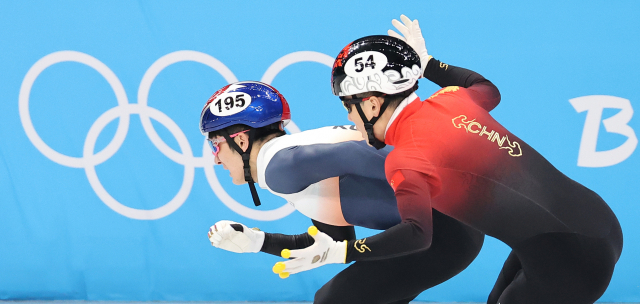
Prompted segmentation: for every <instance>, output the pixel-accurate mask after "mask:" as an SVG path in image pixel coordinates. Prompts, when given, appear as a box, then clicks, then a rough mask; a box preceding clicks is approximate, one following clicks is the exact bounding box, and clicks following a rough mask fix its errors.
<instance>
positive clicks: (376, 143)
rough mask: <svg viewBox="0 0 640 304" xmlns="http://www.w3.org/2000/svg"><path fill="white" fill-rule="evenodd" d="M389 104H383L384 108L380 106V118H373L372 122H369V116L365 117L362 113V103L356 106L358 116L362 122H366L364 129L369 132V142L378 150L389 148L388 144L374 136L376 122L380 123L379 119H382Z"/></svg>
mask: <svg viewBox="0 0 640 304" xmlns="http://www.w3.org/2000/svg"><path fill="white" fill-rule="evenodd" d="M388 104H389V103H388V102H385V103H383V104H382V106H380V114H378V116H374V117H372V118H371V120H368V119H367V116H365V115H364V112H363V111H362V107H360V103H356V104H355V106H356V110H358V114H359V115H360V118H361V119H362V122H364V129H365V130H366V131H367V137H368V142H369V144H370V145H371V146H373V147H374V148H376V149H378V150H380V149H382V148H384V147H385V146H387V144H385V143H384V142H382V141H380V140H378V139H377V138H376V137H375V136H374V135H373V125H374V124H375V123H376V121H378V118H380V116H381V115H382V113H384V110H386V109H387V105H388Z"/></svg>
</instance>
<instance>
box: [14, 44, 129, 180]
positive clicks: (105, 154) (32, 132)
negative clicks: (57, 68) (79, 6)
mask: <svg viewBox="0 0 640 304" xmlns="http://www.w3.org/2000/svg"><path fill="white" fill-rule="evenodd" d="M67 61H73V62H78V63H82V64H85V65H87V66H89V67H91V68H93V69H94V70H96V71H97V72H98V73H100V75H102V77H104V78H105V79H106V80H107V82H108V83H109V85H110V86H111V88H112V89H113V91H114V93H115V94H116V99H117V101H118V106H124V105H127V104H129V101H128V99H127V93H126V92H125V90H124V87H123V86H122V83H120V80H119V79H118V77H117V76H116V74H114V73H113V71H111V69H109V67H107V66H106V65H105V64H104V63H102V62H101V61H100V60H98V59H96V58H94V57H92V56H90V55H87V54H85V53H80V52H76V51H60V52H54V53H51V54H49V55H47V56H44V57H42V58H40V60H38V61H37V62H36V63H35V64H34V65H33V66H32V67H31V68H30V69H29V71H28V72H27V74H26V75H25V77H24V79H23V80H22V85H21V86H20V95H19V97H18V109H19V112H20V121H21V122H22V126H23V127H24V131H25V133H27V137H28V138H29V140H30V141H31V143H32V144H33V145H34V146H35V147H36V149H38V151H40V153H42V154H43V155H44V156H46V157H47V158H49V159H50V160H52V161H54V162H56V163H58V164H61V165H63V166H67V167H71V168H83V167H84V166H85V164H91V165H93V166H96V165H98V164H100V163H102V162H104V161H106V160H107V159H109V158H110V157H111V156H113V155H114V154H115V153H116V152H117V151H118V148H120V145H122V143H123V142H124V139H125V137H126V136H127V133H128V130H129V116H126V117H120V121H119V122H118V128H117V129H116V134H115V135H114V137H113V139H112V140H111V142H110V143H109V144H108V145H107V146H106V147H105V148H104V149H103V150H102V151H100V152H98V153H97V154H95V155H91V157H90V160H92V161H88V160H87V159H86V158H85V157H82V158H79V157H72V156H67V155H64V154H62V153H59V152H58V151H56V150H53V149H52V148H51V147H49V146H48V145H47V144H46V143H45V142H44V141H43V140H42V138H40V136H38V133H37V132H36V129H35V127H34V126H33V122H32V121H31V116H30V114H29V97H30V95H31V88H32V87H33V84H34V82H35V81H36V78H38V76H39V75H40V73H42V72H43V71H44V70H45V69H46V68H48V67H50V66H52V65H54V64H56V63H61V62H67Z"/></svg>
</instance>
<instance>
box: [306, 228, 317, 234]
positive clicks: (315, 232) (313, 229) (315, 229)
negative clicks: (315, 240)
mask: <svg viewBox="0 0 640 304" xmlns="http://www.w3.org/2000/svg"><path fill="white" fill-rule="evenodd" d="M307 232H308V233H309V235H311V236H316V234H318V228H316V226H311V227H309V229H307Z"/></svg>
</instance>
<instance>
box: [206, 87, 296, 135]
mask: <svg viewBox="0 0 640 304" xmlns="http://www.w3.org/2000/svg"><path fill="white" fill-rule="evenodd" d="M289 120H291V111H290V110H289V104H288V103H287V100H285V99H284V97H283V96H282V94H280V92H278V90H276V89H275V88H273V87H272V86H270V85H268V84H265V83H262V82H257V81H241V82H236V83H232V84H229V85H227V86H225V87H223V88H222V89H220V90H218V91H217V92H215V93H214V94H213V95H212V96H211V98H209V100H207V103H206V104H205V105H204V108H203V109H202V114H200V132H202V135H207V134H208V133H209V132H212V131H217V130H220V129H224V128H226V127H229V126H232V125H236V124H243V125H247V126H249V127H251V128H260V127H264V126H267V125H270V124H272V123H275V122H279V121H282V122H284V124H285V125H286V124H287V123H288V122H289Z"/></svg>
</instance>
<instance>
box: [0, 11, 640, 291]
mask: <svg viewBox="0 0 640 304" xmlns="http://www.w3.org/2000/svg"><path fill="white" fill-rule="evenodd" d="M231 2H232V1H148V2H143V1H137V2H136V1H55V2H53V1H48V2H47V1H13V2H9V1H3V2H0V122H1V123H0V299H24V298H45V299H89V300H176V301H182V300H202V301H213V300H253V301H256V300H265V301H266V300H278V301H280V300H311V299H312V298H313V294H314V292H315V291H316V290H317V289H318V288H319V287H320V286H321V285H322V284H324V283H325V282H326V281H327V280H329V279H330V278H331V277H332V276H333V275H334V274H335V273H337V272H338V271H340V270H341V269H342V268H343V267H344V266H341V265H330V266H327V267H324V268H321V269H317V270H314V271H309V272H306V273H302V274H299V275H294V276H292V277H290V278H289V279H286V280H282V279H280V278H278V276H277V275H275V274H273V273H272V272H271V266H272V265H273V263H275V262H276V261H278V260H279V259H278V258H276V257H273V256H269V255H266V254H234V253H228V252H225V251H223V250H218V249H216V248H212V247H211V245H210V244H209V242H208V239H207V238H206V233H207V230H208V228H209V226H210V225H212V224H213V223H215V222H216V221H218V220H221V219H230V220H236V221H240V222H243V223H245V224H247V225H249V226H257V227H260V228H262V229H263V230H265V231H269V232H281V233H302V232H303V231H305V229H306V228H307V227H308V225H309V223H310V221H309V220H308V219H306V218H305V217H304V216H302V215H300V214H299V213H297V212H293V213H290V211H291V210H288V209H286V208H287V207H281V206H283V205H285V203H284V201H283V200H282V199H279V198H276V197H275V196H273V195H271V194H269V193H266V192H261V197H262V200H263V206H261V207H259V208H255V207H252V204H251V199H250V195H249V193H248V190H247V187H246V186H234V185H232V184H231V182H230V179H229V177H228V173H226V172H224V170H222V169H221V168H215V169H212V168H211V166H210V159H209V158H208V157H207V158H202V156H203V143H204V142H203V137H202V136H201V135H200V133H199V131H198V128H197V123H198V118H199V114H200V110H201V107H202V105H203V104H204V102H205V101H206V100H207V98H208V97H209V96H210V95H211V94H212V93H213V92H215V91H216V90H217V89H218V88H220V87H222V86H223V85H225V84H226V83H228V82H229V81H233V80H234V79H238V80H260V79H263V76H264V74H265V72H266V71H268V69H269V67H271V66H272V64H274V63H276V62H278V60H279V59H282V58H284V59H282V60H286V59H292V58H293V59H295V58H296V57H295V56H297V55H299V56H302V58H303V59H304V60H310V61H306V62H298V63H294V64H290V65H286V64H285V65H278V64H276V66H275V67H272V71H274V70H273V69H274V68H276V70H277V67H278V66H279V67H281V68H284V69H282V70H281V71H280V72H279V73H277V74H273V75H272V76H275V78H273V80H272V81H271V83H272V84H273V85H274V86H275V87H276V88H278V89H279V90H280V91H281V92H282V93H283V94H284V95H285V96H286V98H287V99H288V100H289V102H290V104H291V110H292V113H293V121H294V122H295V124H296V125H297V126H298V127H299V128H300V129H301V130H307V129H312V128H317V127H322V126H326V125H336V124H348V123H349V122H348V121H347V120H346V113H345V112H344V110H343V109H342V108H341V106H340V103H339V102H338V101H337V99H336V98H335V97H334V96H333V95H331V91H330V86H329V79H330V68H329V67H328V66H327V65H326V61H327V58H329V62H331V58H334V57H335V56H336V55H337V53H338V52H339V51H340V49H341V48H342V47H343V46H345V45H346V44H347V43H349V42H350V41H352V40H354V39H356V38H359V37H362V36H366V35H372V34H385V33H386V31H387V29H389V28H390V27H391V22H390V21H391V19H393V18H398V17H399V16H400V14H403V13H404V14H407V15H408V16H409V17H411V18H412V19H413V18H416V19H418V20H420V24H421V27H422V30H423V33H424V34H425V39H426V41H427V48H428V50H429V53H430V54H432V55H434V56H435V57H436V58H438V59H440V60H442V61H445V62H447V63H450V64H453V65H458V66H462V67H466V68H470V69H472V70H475V71H478V72H480V73H481V74H483V75H484V76H485V77H487V78H488V79H490V80H492V81H493V82H494V83H495V84H496V85H497V86H498V87H499V88H500V90H501V93H502V97H503V98H502V103H501V104H500V105H499V106H498V108H497V109H496V110H494V112H493V115H494V116H495V117H497V119H498V120H499V121H500V122H502V123H503V124H504V125H505V126H506V127H507V128H509V129H510V130H511V131H513V132H514V133H515V134H517V135H518V136H519V137H521V138H522V139H523V140H525V141H527V142H528V143H529V144H531V145H532V146H534V147H535V148H536V149H537V150H539V151H540V152H541V153H542V154H543V155H545V156H546V157H548V159H549V160H550V161H551V162H552V163H553V164H554V165H556V166H557V167H558V168H559V169H560V170H562V171H563V172H565V173H566V174H567V175H568V176H570V177H572V178H574V179H576V180H578V181H579V182H581V183H583V184H585V185H587V186H588V187H590V188H592V189H594V190H595V191H597V192H598V193H599V194H600V195H602V196H603V197H604V199H605V200H607V202H609V204H610V205H611V207H612V208H613V210H614V211H615V212H616V214H617V215H618V217H619V219H620V221H621V223H622V227H623V230H624V236H625V245H624V246H625V248H624V251H623V254H622V257H621V259H620V261H619V263H618V266H617V269H616V273H615V274H614V277H613V280H612V282H611V285H610V287H609V289H608V290H607V292H606V293H605V294H604V296H603V297H602V298H601V300H602V301H619V302H625V301H635V302H639V301H640V275H638V270H640V260H639V259H638V257H639V256H640V224H639V221H638V218H639V217H640V206H638V197H639V196H640V182H639V181H640V178H639V175H638V171H639V169H640V152H639V151H638V150H639V149H636V145H637V138H636V134H637V133H636V132H640V120H639V119H638V115H633V112H632V111H633V110H634V109H635V110H638V109H640V103H639V102H640V90H639V87H640V56H638V49H639V48H640V2H638V1H631V0H629V1H615V2H610V1H562V2H561V3H557V2H558V1H526V2H517V3H516V2H514V1H502V2H499V1H482V2H480V1H402V2H392V1H368V2H360V3H351V2H339V1H322V2H301V1H270V2H267V1H241V2H237V4H235V3H234V4H231ZM62 51H66V52H62ZM178 51H192V52H178ZM174 52H178V53H174ZM296 52H314V53H296ZM172 53H173V54H172ZM292 53H293V55H290V54H292ZM168 54H171V55H169V57H163V56H165V55H168ZM161 58H163V59H162V60H159V59H161ZM157 60H159V61H157ZM171 60H173V61H176V63H174V64H171V63H172V62H173V61H171ZM180 60H187V61H180ZM177 61H180V62H177ZM198 61H199V62H198ZM293 61H295V60H293ZM279 62H280V63H282V61H279ZM203 63H205V64H203ZM164 66H166V68H163V69H162V67H164ZM212 67H215V69H214V68H212ZM225 68H226V69H228V70H225ZM101 73H102V74H104V75H105V76H103V75H102V74H101ZM154 74H157V77H153V76H154ZM145 75H146V77H145ZM267 76H268V75H267ZM112 87H113V88H112ZM435 90H436V86H435V85H433V84H431V83H429V82H428V81H426V80H422V82H421V88H420V90H419V95H421V96H422V97H423V98H426V97H428V96H429V95H430V93H431V92H434V91H435ZM585 96H596V97H591V98H593V102H592V104H591V105H590V107H588V109H589V110H588V111H582V112H580V113H578V111H577V110H576V108H575V107H574V105H572V104H571V103H570V102H569V100H571V99H576V98H580V97H585ZM615 97H617V98H622V99H623V100H621V99H616V98H615ZM580 100H585V99H580ZM119 104H120V106H118V105H119ZM127 104H130V105H129V106H127ZM145 104H146V105H148V106H145ZM578 104H581V105H583V106H589V105H588V104H586V103H581V102H577V103H576V105H578ZM598 109H600V110H601V113H602V116H601V117H599V116H598V115H597V114H598V113H599V111H600V110H598ZM587 113H589V114H587ZM588 115H591V116H589V117H591V118H588ZM616 115H618V116H616ZM625 116H626V117H625ZM118 117H120V118H118ZM610 117H613V118H612V119H611V120H610V121H612V124H613V126H609V129H606V126H605V124H604V123H603V120H604V119H607V118H610ZM141 118H142V119H141ZM585 121H586V122H587V128H585ZM616 122H618V127H616V126H615V123H616ZM626 126H628V127H626ZM145 130H146V131H145ZM290 131H292V130H290ZM583 131H585V132H586V133H585V135H583ZM619 133H621V134H619ZM589 143H591V146H589ZM581 144H582V147H583V148H582V150H581ZM594 144H595V145H596V147H595V148H594V147H593V145H594ZM604 151H612V152H607V153H604V154H598V153H597V152H604ZM94 155H95V156H94ZM205 155H207V154H206V153H205ZM579 157H580V158H581V159H582V161H583V162H582V163H581V164H582V165H580V166H579V165H578V159H579ZM598 162H599V164H600V165H597V163H598ZM594 164H595V165H594ZM204 168H207V169H206V170H205V169H204ZM216 176H217V178H216ZM216 180H217V181H218V183H219V185H220V186H217V184H216V183H217V182H216ZM213 189H217V190H216V191H217V192H214V190H213ZM220 189H223V190H224V191H220ZM225 193H226V194H227V195H228V196H229V197H227V198H225ZM223 202H227V204H229V205H227V204H224V203H223ZM234 202H235V203H234ZM165 205H166V206H165ZM163 206H164V207H163ZM229 206H231V207H229ZM240 206H245V209H241V207H240ZM254 209H255V210H260V211H259V212H256V211H254ZM145 210H153V211H145ZM265 210H275V211H271V212H264V211H265ZM289 213H290V214H289ZM145 218H146V219H145ZM265 219H271V220H265ZM358 233H359V236H366V235H368V234H371V233H372V231H369V230H364V229H360V230H358ZM508 252H509V249H508V247H506V246H505V245H503V244H502V243H500V242H499V241H497V240H495V239H491V238H488V239H487V241H486V243H485V246H484V248H483V250H482V252H481V254H480V256H479V257H478V258H477V260H476V261H475V262H474V263H473V264H472V265H471V266H470V267H469V268H468V269H467V270H465V271H464V272H463V273H461V274H460V275H458V276H457V277H455V278H453V279H451V280H450V281H448V282H446V283H444V284H442V285H440V286H438V287H436V288H433V289H432V290H429V291H426V292H424V293H423V294H421V295H420V296H419V297H418V299H419V300H429V301H483V300H485V299H486V296H487V295H488V292H489V290H490V288H491V286H492V285H493V281H494V279H495V278H496V276H497V274H498V272H499V269H500V267H501V265H502V262H503V261H504V259H505V258H506V256H507V254H508Z"/></svg>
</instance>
